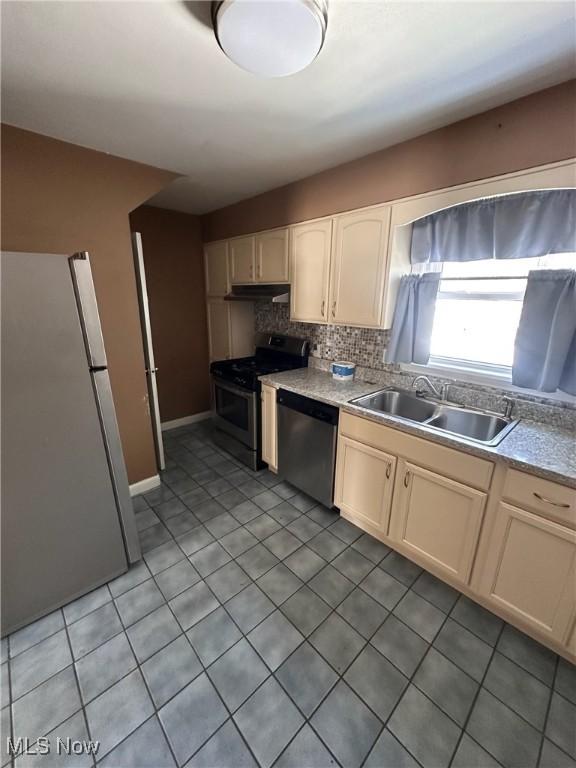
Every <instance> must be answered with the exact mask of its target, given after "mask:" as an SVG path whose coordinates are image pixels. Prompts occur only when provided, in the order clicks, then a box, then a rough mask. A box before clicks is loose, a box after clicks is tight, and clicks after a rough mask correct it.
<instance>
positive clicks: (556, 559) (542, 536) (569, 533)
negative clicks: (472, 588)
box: [479, 503, 576, 652]
mask: <svg viewBox="0 0 576 768" xmlns="http://www.w3.org/2000/svg"><path fill="white" fill-rule="evenodd" d="M487 551H488V555H487V557H486V561H485V563H484V566H483V569H482V576H481V579H480V584H479V591H480V594H481V595H483V596H484V597H486V598H488V599H489V600H490V601H491V602H492V603H494V605H495V606H498V607H500V608H501V609H503V610H505V611H506V612H507V613H509V614H512V615H513V616H516V617H517V618H518V619H519V620H520V621H521V622H523V623H526V624H528V625H530V626H532V627H533V628H534V629H536V630H537V631H538V632H539V633H541V634H543V635H544V636H548V637H549V638H550V639H551V640H554V641H556V642H558V643H561V644H563V645H566V646H568V647H569V646H570V642H571V639H572V642H574V639H573V638H572V635H571V632H572V627H573V622H574V619H575V617H576V532H575V531H573V530H572V529H570V528H567V527H565V526H563V525H559V524H558V523H555V522H552V521H551V520H547V519H545V518H543V517H540V516H538V515H536V514H533V513H531V512H528V511H527V510H524V509H520V508H519V507H515V506H512V505H511V504H506V503H500V504H499V505H498V514H497V516H496V520H495V524H494V527H493V529H492V532H491V536H490V543H489V547H488V550H487ZM574 651H576V647H575V648H574V649H572V652H574Z"/></svg>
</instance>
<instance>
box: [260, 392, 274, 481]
mask: <svg viewBox="0 0 576 768" xmlns="http://www.w3.org/2000/svg"><path fill="white" fill-rule="evenodd" d="M260 397H261V401H262V460H263V461H265V462H266V463H267V464H268V467H269V468H270V469H271V470H272V471H273V472H276V471H277V469H278V440H277V434H278V427H277V421H276V388H275V387H269V386H267V385H266V384H263V385H262V392H261V395H260Z"/></svg>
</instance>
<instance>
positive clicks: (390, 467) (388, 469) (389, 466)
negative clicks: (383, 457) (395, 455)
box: [386, 464, 392, 480]
mask: <svg viewBox="0 0 576 768" xmlns="http://www.w3.org/2000/svg"><path fill="white" fill-rule="evenodd" d="M391 472H392V465H391V464H387V465H386V479H387V480H389V479H390V473H391Z"/></svg>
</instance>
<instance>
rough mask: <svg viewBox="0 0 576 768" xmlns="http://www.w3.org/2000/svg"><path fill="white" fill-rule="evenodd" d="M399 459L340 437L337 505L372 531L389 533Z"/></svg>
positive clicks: (335, 496)
mask: <svg viewBox="0 0 576 768" xmlns="http://www.w3.org/2000/svg"><path fill="white" fill-rule="evenodd" d="M395 471H396V457H395V456H391V455H389V454H387V453H384V452H383V451H378V450H376V449H374V448H371V447H370V446H369V445H364V444H363V443H358V442H357V441H356V440H351V439H350V438H348V437H344V436H341V437H340V440H339V441H338V455H337V462H336V482H335V489H334V503H335V504H336V506H337V507H339V508H340V509H341V510H342V511H343V512H344V513H346V514H348V515H351V516H352V517H354V519H355V520H357V521H359V522H363V523H365V524H366V526H367V527H368V528H369V530H370V529H375V530H376V531H379V532H381V533H383V534H387V533H388V523H389V520H390V508H391V506H392V491H393V487H394V475H395Z"/></svg>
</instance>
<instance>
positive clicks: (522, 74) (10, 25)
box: [2, 0, 576, 213]
mask: <svg viewBox="0 0 576 768" xmlns="http://www.w3.org/2000/svg"><path fill="white" fill-rule="evenodd" d="M574 8H575V6H574V4H573V3H572V2H555V1H554V0H542V1H540V0H531V1H530V2H522V1H516V0H514V1H512V2H508V1H507V0H499V1H498V2H466V1H465V0H457V1H456V2H436V1H435V0H430V2H411V1H410V0H402V1H401V2H399V1H397V2H388V1H385V2H384V1H383V2H354V1H352V0H348V1H347V2H343V1H340V2H338V1H337V0H330V5H329V19H328V32H327V40H326V44H325V46H324V49H323V50H322V52H321V54H320V56H319V57H318V58H317V59H316V61H314V62H313V64H312V65H311V66H310V67H309V68H308V69H306V70H304V71H303V72H301V73H298V74H296V75H293V76H292V77H288V78H283V79H276V80H266V79H262V78H258V77H256V76H254V75H251V74H248V73H247V72H244V71H242V70H240V69H239V68H238V67H236V66H235V65H234V64H233V63H232V62H231V61H229V60H228V59H227V58H226V57H225V56H224V54H223V53H222V52H221V50H220V49H219V47H218V45H217V44H216V41H215V39H214V35H213V32H212V30H211V28H210V27H209V25H207V24H206V23H204V20H205V19H206V16H207V15H209V3H208V2H204V3H181V2H51V1H50V0H48V1H46V0H45V1H44V2H26V1H24V2H22V1H20V0H18V1H16V2H6V1H4V2H2V95H3V101H2V119H3V120H4V121H5V122H7V123H10V124H13V125H17V126H20V127H23V128H27V129H29V130H32V131H37V132H39V133H43V134H47V135H49V136H55V137H57V138H60V139H64V140H66V141H71V142H73V143H76V144H81V145H84V146H87V147H91V148H94V149H98V150H103V151H106V152H110V153H112V154H115V155H120V156H121V157H126V158H129V159H132V160H138V161H141V162H144V163H149V164H152V165H156V166H160V167H161V168H166V169H169V170H172V171H176V172H178V173H181V174H183V175H184V176H185V178H183V179H180V180H178V181H176V182H174V184H173V185H172V186H171V187H169V188H168V189H166V190H165V191H163V192H161V193H160V194H159V195H157V196H156V197H155V198H154V199H153V202H154V204H157V205H161V206H163V207H167V208H175V209H178V210H183V211H189V212H192V213H203V212H206V211H210V210H213V209H215V208H218V207H220V206H223V205H227V204H229V203H232V202H235V201H237V200H240V199H243V198H246V197H250V196H252V195H254V194H257V193H259V192H263V191H265V190H268V189H271V188H274V187H276V186H279V185H282V184H285V183H288V182H290V181H293V180H295V179H298V178H302V177H304V176H308V175H310V174H311V173H315V172H317V171H320V170H323V169H325V168H329V167H332V166H335V165H338V164H340V163H342V162H345V161H347V160H351V159H354V158H356V157H360V156H362V155H364V154H367V153H369V152H372V151H375V150H377V149H381V148H383V147H386V146H389V145H391V144H394V143H396V142H398V141H401V140H403V139H406V138H410V137H413V136H417V135H419V134H422V133H425V132H426V131H428V130H431V129H434V128H437V127H439V126H442V125H446V124H448V123H451V122H453V121H455V120H458V119H460V118H463V117H467V116H469V115H471V114H475V113H477V112H481V111H483V110H485V109H489V108H490V107H493V106H496V105H498V104H502V103H505V102H506V101H510V100H512V99H514V98H517V97H520V96H523V95H526V94H528V93H531V92H533V91H537V90H540V89H541V88H546V87H548V86H550V85H554V84H556V83H559V82H562V81H564V80H567V79H569V78H570V77H574V76H575V74H576V70H575V50H576V46H575V32H574V30H575V27H574V21H575V20H574V14H575V11H574ZM543 130H545V115H543Z"/></svg>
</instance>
